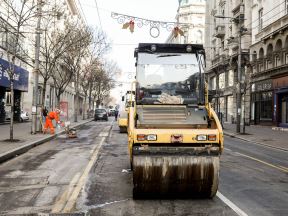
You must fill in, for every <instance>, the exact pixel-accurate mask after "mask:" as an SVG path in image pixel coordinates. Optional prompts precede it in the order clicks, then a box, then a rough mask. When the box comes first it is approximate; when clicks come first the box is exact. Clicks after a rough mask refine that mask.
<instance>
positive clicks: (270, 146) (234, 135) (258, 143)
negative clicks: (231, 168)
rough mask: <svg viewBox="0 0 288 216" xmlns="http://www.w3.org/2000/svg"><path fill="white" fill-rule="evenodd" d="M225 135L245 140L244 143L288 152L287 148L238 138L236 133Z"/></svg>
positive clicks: (241, 138)
mask: <svg viewBox="0 0 288 216" xmlns="http://www.w3.org/2000/svg"><path fill="white" fill-rule="evenodd" d="M224 135H227V136H230V137H232V138H236V139H240V140H243V141H246V142H250V143H254V144H256V145H262V146H266V147H268V148H273V149H278V150H281V151H287V152H288V149H287V148H281V147H277V146H272V145H269V144H265V143H261V142H257V141H253V140H249V139H245V138H243V137H240V136H238V135H237V134H234V133H229V132H224Z"/></svg>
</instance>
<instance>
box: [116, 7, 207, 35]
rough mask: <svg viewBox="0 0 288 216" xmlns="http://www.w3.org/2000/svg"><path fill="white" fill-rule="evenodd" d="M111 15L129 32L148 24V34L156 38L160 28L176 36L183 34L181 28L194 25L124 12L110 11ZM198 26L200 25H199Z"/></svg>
mask: <svg viewBox="0 0 288 216" xmlns="http://www.w3.org/2000/svg"><path fill="white" fill-rule="evenodd" d="M111 17H112V18H113V19H116V20H117V21H118V23H119V24H123V25H122V29H128V28H129V30H130V32H131V33H133V32H134V29H135V27H136V26H137V27H138V28H142V27H143V26H149V28H150V36H151V37H153V38H157V37H159V35H160V28H164V29H166V30H167V31H170V32H172V34H173V36H174V37H175V38H176V37H178V36H179V35H180V36H184V32H183V30H182V28H188V27H192V28H193V27H195V25H193V24H190V23H179V22H164V21H157V20H149V19H143V18H140V17H135V16H129V15H125V14H120V13H115V12H111ZM199 27H202V26H201V25H199Z"/></svg>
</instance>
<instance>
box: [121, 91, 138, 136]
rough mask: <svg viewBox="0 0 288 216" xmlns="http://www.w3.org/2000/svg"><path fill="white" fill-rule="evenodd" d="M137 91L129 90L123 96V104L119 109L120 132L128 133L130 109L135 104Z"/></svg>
mask: <svg viewBox="0 0 288 216" xmlns="http://www.w3.org/2000/svg"><path fill="white" fill-rule="evenodd" d="M134 101H135V91H127V92H126V94H125V96H123V97H122V105H121V106H120V109H119V116H118V126H119V129H120V133H126V132H127V127H128V109H129V107H130V106H134Z"/></svg>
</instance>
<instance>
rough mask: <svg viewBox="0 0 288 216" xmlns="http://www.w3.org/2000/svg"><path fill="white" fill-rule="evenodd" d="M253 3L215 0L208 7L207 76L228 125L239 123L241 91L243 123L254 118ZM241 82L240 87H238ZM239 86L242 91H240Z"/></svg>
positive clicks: (215, 103)
mask: <svg viewBox="0 0 288 216" xmlns="http://www.w3.org/2000/svg"><path fill="white" fill-rule="evenodd" d="M251 7H252V2H251V1H250V0H211V1H207V4H206V23H205V24H206V28H205V50H206V60H207V64H206V77H207V80H208V83H209V90H210V94H211V97H212V105H213V106H214V109H215V110H216V112H217V113H222V117H223V121H224V122H231V123H234V122H236V93H237V92H240V91H241V98H242V100H241V109H237V111H238V112H240V113H241V115H242V118H241V119H242V122H243V121H245V123H247V122H249V119H250V108H249V107H250V91H249V88H248V87H247V86H248V84H247V80H249V79H250V78H249V76H250V72H249V55H250V53H249V48H250V44H251V31H250V29H249V28H247V27H246V26H249V22H250V20H251V12H252V11H251ZM244 27H245V28H246V31H242V32H241V56H242V58H241V70H240V74H239V77H240V80H239V82H238V53H239V44H240V43H239V42H240V40H239V36H240V29H242V28H244ZM238 83H239V84H238ZM237 85H238V88H237Z"/></svg>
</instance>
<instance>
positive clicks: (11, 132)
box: [10, 74, 14, 141]
mask: <svg viewBox="0 0 288 216" xmlns="http://www.w3.org/2000/svg"><path fill="white" fill-rule="evenodd" d="M13 75H14V74H13ZM10 91H11V115H10V141H13V139H14V137H13V134H14V129H13V126H14V80H13V77H10Z"/></svg>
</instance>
